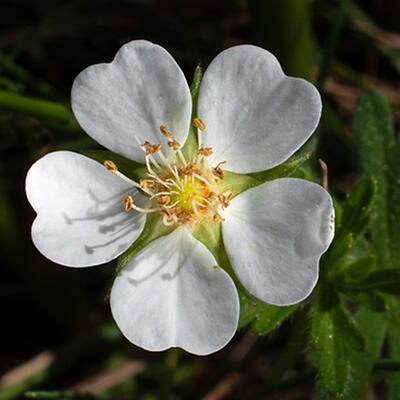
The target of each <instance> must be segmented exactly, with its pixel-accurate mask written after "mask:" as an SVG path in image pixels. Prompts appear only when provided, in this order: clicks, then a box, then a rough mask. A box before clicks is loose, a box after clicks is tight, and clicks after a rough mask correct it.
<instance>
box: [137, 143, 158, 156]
mask: <svg viewBox="0 0 400 400" xmlns="http://www.w3.org/2000/svg"><path fill="white" fill-rule="evenodd" d="M142 146H143V147H144V148H145V149H146V156H148V155H149V154H154V153H157V152H158V151H160V150H161V148H162V146H161V144H151V143H150V142H147V141H146V142H144V143H143V144H142Z"/></svg>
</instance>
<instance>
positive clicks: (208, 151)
mask: <svg viewBox="0 0 400 400" xmlns="http://www.w3.org/2000/svg"><path fill="white" fill-rule="evenodd" d="M198 153H199V154H200V155H202V156H205V157H208V156H211V154H212V153H213V150H212V148H211V147H202V148H201V149H199V151H198Z"/></svg>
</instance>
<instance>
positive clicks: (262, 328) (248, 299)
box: [192, 219, 300, 335]
mask: <svg viewBox="0 0 400 400" xmlns="http://www.w3.org/2000/svg"><path fill="white" fill-rule="evenodd" d="M208 222H209V223H204V224H201V225H194V226H193V230H192V233H193V236H194V237H195V238H196V239H197V240H199V241H200V242H202V243H203V244H204V245H205V246H206V247H207V248H208V249H209V250H210V251H211V253H212V254H213V255H214V257H215V259H216V260H217V262H218V265H219V266H220V267H222V268H223V269H224V270H225V271H227V272H228V273H229V275H230V276H231V277H232V279H233V281H234V283H235V285H236V288H237V290H238V293H239V300H240V318H239V324H238V328H242V327H244V326H246V325H248V324H249V323H251V322H254V323H253V330H254V332H256V333H258V334H260V335H265V334H267V333H268V332H270V331H272V330H273V329H275V328H277V327H278V326H279V325H280V324H281V323H282V322H283V320H285V319H286V318H287V317H288V316H289V315H290V314H291V313H293V312H294V311H295V309H296V308H297V307H298V306H299V304H300V303H299V304H295V305H292V306H288V307H278V306H273V305H270V304H267V303H264V302H263V301H261V300H260V299H257V298H256V297H254V296H252V295H251V294H250V293H249V292H248V291H247V290H246V289H245V288H244V287H243V285H242V284H241V283H240V281H239V280H238V278H237V277H236V275H235V273H234V271H233V269H232V266H231V264H230V262H229V258H228V255H227V253H226V251H225V247H224V244H223V240H222V233H221V226H220V224H218V225H217V224H214V223H213V222H212V220H211V219H210V220H209V221H208Z"/></svg>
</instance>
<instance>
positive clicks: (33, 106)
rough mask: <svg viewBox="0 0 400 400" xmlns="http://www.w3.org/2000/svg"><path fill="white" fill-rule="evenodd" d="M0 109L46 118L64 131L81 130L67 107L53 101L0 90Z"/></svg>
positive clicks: (74, 131) (76, 131)
mask: <svg viewBox="0 0 400 400" xmlns="http://www.w3.org/2000/svg"><path fill="white" fill-rule="evenodd" d="M0 109H4V110H8V111H16V112H22V113H26V114H29V115H35V116H38V117H44V118H48V119H49V120H52V121H53V122H56V123H57V126H58V127H59V128H61V129H62V130H64V131H67V132H71V133H78V132H82V129H81V128H80V126H79V125H78V123H77V122H76V120H75V118H74V116H73V115H72V113H71V112H70V111H69V110H68V108H67V107H65V106H64V105H63V104H60V103H56V102H53V101H47V100H40V99H36V98H33V97H27V96H22V95H20V94H16V93H10V92H6V91H4V90H0Z"/></svg>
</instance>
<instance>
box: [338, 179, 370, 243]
mask: <svg viewBox="0 0 400 400" xmlns="http://www.w3.org/2000/svg"><path fill="white" fill-rule="evenodd" d="M376 191H377V186H376V182H375V180H374V179H372V178H362V179H360V180H359V181H358V182H357V183H356V184H355V186H354V187H353V189H352V190H351V191H350V193H348V194H347V198H346V202H345V204H344V206H343V212H342V217H341V224H340V225H339V226H338V227H337V232H336V235H337V236H338V237H339V236H343V235H347V234H348V233H352V234H353V236H357V235H359V234H361V233H363V232H364V231H365V230H366V229H367V227H368V225H369V223H370V221H371V217H370V214H369V211H370V209H371V206H372V204H373V203H374V200H375V196H376Z"/></svg>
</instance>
